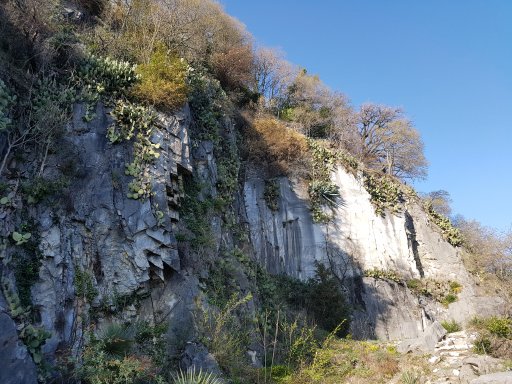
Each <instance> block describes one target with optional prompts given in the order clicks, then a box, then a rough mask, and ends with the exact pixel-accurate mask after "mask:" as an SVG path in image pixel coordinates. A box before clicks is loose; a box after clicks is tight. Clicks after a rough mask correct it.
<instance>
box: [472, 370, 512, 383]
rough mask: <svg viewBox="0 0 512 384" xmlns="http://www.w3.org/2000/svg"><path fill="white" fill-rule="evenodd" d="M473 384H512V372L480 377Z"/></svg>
mask: <svg viewBox="0 0 512 384" xmlns="http://www.w3.org/2000/svg"><path fill="white" fill-rule="evenodd" d="M471 384H512V372H498V373H491V374H488V375H483V376H480V377H479V378H478V379H475V380H473V381H471Z"/></svg>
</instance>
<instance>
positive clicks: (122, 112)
mask: <svg viewBox="0 0 512 384" xmlns="http://www.w3.org/2000/svg"><path fill="white" fill-rule="evenodd" d="M110 115H111V116H112V118H113V119H114V123H113V124H112V125H111V126H110V127H109V128H108V132H107V137H108V139H109V141H110V142H111V143H113V144H114V143H119V142H122V141H126V140H130V139H131V138H132V137H133V136H134V135H135V133H136V132H138V131H142V132H147V131H151V128H152V125H153V123H154V120H155V115H154V113H153V111H151V110H150V109H148V108H146V107H143V106H141V105H137V104H132V103H130V102H127V101H124V100H117V101H116V103H115V105H114V108H112V110H111V111H110Z"/></svg>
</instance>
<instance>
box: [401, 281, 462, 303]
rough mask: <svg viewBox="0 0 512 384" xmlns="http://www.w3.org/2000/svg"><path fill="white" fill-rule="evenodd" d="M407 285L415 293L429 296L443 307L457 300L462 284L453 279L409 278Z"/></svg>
mask: <svg viewBox="0 0 512 384" xmlns="http://www.w3.org/2000/svg"><path fill="white" fill-rule="evenodd" d="M406 285H407V287H408V288H409V289H410V290H411V291H412V292H413V293H415V294H416V295H423V296H427V297H431V298H433V299H434V300H436V301H437V302H439V303H441V304H443V305H444V306H445V307H447V306H448V305H450V304H452V303H454V302H456V301H457V300H458V296H457V295H458V294H459V293H460V292H461V291H462V285H461V284H460V283H459V282H457V281H453V280H435V279H430V278H428V279H410V280H407V281H406Z"/></svg>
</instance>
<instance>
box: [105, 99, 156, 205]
mask: <svg viewBox="0 0 512 384" xmlns="http://www.w3.org/2000/svg"><path fill="white" fill-rule="evenodd" d="M110 114H111V116H112V117H113V118H114V124H112V125H111V126H110V127H109V129H108V133H107V137H108V138H109V140H110V142H111V143H112V144H115V143H120V142H123V141H129V140H131V139H133V138H134V137H135V139H134V142H133V157H134V158H133V160H132V162H131V163H130V164H127V165H126V169H125V174H126V175H128V176H132V177H133V178H134V179H133V180H132V181H131V182H130V184H129V185H128V188H129V192H128V195H127V196H128V198H130V199H134V200H137V199H146V198H148V197H149V196H150V195H151V183H150V180H149V179H150V177H149V171H148V167H149V165H150V164H151V163H152V162H153V161H155V160H156V159H158V158H159V157H160V152H159V149H160V144H159V143H153V142H152V141H151V136H152V133H153V129H154V121H155V114H154V112H153V111H152V110H151V109H149V108H146V107H143V106H140V105H136V104H132V103H130V102H128V101H124V100H118V101H117V102H116V104H115V106H114V108H113V109H112V111H111V112H110Z"/></svg>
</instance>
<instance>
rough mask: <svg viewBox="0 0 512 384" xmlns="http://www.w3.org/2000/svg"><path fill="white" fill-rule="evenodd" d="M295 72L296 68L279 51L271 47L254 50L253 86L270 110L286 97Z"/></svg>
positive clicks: (274, 108)
mask: <svg viewBox="0 0 512 384" xmlns="http://www.w3.org/2000/svg"><path fill="white" fill-rule="evenodd" d="M296 73H297V69H296V68H295V67H294V66H292V65H291V64H290V63H289V62H287V61H286V60H285V59H284V55H283V54H282V53H281V52H280V51H278V50H275V49H271V48H259V49H257V50H256V53H255V62H254V80H255V88H256V89H257V90H258V93H259V94H260V95H262V96H263V97H264V98H265V104H266V106H267V107H268V108H269V109H270V110H276V109H277V108H278V107H279V101H280V100H283V99H284V98H285V97H286V92H287V90H288V87H289V86H290V85H291V83H292V81H293V78H294V77H295V76H296Z"/></svg>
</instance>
